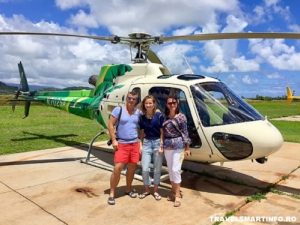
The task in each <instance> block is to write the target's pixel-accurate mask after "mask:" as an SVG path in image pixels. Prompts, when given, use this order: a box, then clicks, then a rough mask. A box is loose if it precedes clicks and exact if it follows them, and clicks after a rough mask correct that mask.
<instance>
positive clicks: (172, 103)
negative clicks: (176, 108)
mask: <svg viewBox="0 0 300 225" xmlns="http://www.w3.org/2000/svg"><path fill="white" fill-rule="evenodd" d="M167 104H168V105H176V104H177V102H176V101H173V102H168V103H167Z"/></svg>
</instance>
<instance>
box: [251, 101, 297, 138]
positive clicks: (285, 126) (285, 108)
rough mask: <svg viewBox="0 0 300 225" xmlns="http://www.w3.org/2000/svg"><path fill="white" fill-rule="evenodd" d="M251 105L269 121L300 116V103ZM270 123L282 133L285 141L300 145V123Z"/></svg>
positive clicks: (266, 102)
mask: <svg viewBox="0 0 300 225" xmlns="http://www.w3.org/2000/svg"><path fill="white" fill-rule="evenodd" d="M249 103H250V104H251V105H252V106H253V107H254V108H256V109H257V110H258V111H259V112H260V113H261V114H262V115H264V116H267V117H268V119H272V118H278V117H284V116H293V115H300V102H299V101H295V102H292V103H287V101H250V102H249ZM270 121H271V123H272V124H273V125H274V126H275V127H277V129H278V130H279V131H280V132H281V134H282V136H283V138H284V140H285V141H289V142H298V143H300V122H295V121H275V120H270Z"/></svg>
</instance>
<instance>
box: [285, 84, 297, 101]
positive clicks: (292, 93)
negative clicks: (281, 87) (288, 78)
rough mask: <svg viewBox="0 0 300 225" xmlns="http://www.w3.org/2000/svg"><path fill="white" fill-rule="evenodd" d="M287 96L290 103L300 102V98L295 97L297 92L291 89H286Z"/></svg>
mask: <svg viewBox="0 0 300 225" xmlns="http://www.w3.org/2000/svg"><path fill="white" fill-rule="evenodd" d="M286 96H287V100H288V102H292V101H293V100H294V99H297V100H300V96H295V91H293V90H292V89H291V88H290V87H286Z"/></svg>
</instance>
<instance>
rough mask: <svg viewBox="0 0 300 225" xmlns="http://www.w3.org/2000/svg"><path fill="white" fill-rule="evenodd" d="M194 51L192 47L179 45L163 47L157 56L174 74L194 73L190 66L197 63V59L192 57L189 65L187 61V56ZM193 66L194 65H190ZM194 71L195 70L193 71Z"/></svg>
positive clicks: (173, 44)
mask: <svg viewBox="0 0 300 225" xmlns="http://www.w3.org/2000/svg"><path fill="white" fill-rule="evenodd" d="M191 51H192V46H191V45H183V44H181V45H179V44H175V43H172V44H169V45H165V46H163V47H162V48H161V49H160V50H159V51H158V53H157V55H158V56H159V57H160V58H161V59H162V62H163V63H164V64H165V65H166V66H167V67H168V68H170V69H171V72H172V73H174V74H175V73H192V72H193V71H191V69H190V67H189V65H188V64H190V63H191V62H192V63H193V62H197V61H198V59H197V57H195V56H194V57H192V58H191V60H190V59H189V58H188V59H187V61H188V64H187V62H186V59H185V55H187V54H188V53H189V52H191ZM190 66H192V65H190ZM192 70H193V69H192Z"/></svg>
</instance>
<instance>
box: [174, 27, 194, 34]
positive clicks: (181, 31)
mask: <svg viewBox="0 0 300 225" xmlns="http://www.w3.org/2000/svg"><path fill="white" fill-rule="evenodd" d="M196 29H197V28H196V27H194V26H187V27H183V28H180V29H177V30H174V31H173V32H172V35H174V36H180V35H188V34H193V33H194V31H195V30H196Z"/></svg>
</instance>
